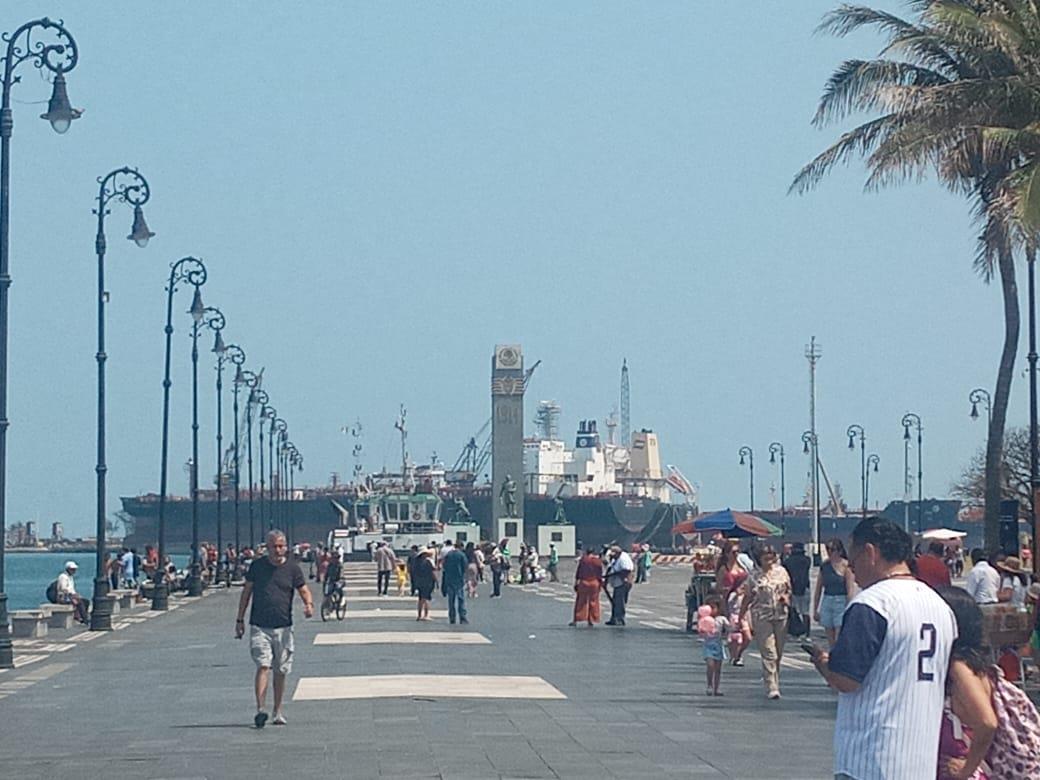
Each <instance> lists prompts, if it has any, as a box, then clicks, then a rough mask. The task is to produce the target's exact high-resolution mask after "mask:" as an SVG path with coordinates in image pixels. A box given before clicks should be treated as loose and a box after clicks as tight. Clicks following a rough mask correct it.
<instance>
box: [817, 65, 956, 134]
mask: <svg viewBox="0 0 1040 780" xmlns="http://www.w3.org/2000/svg"><path fill="white" fill-rule="evenodd" d="M948 82H949V79H947V78H946V77H945V76H943V75H942V74H941V73H938V72H936V71H934V70H931V69H929V68H924V67H921V66H919V65H914V64H911V63H908V62H898V61H895V60H846V61H845V62H843V63H842V64H841V65H840V66H838V68H837V70H835V71H834V73H833V74H831V77H830V78H829V79H828V80H827V84H826V85H825V86H824V89H823V96H822V97H821V98H820V105H819V107H818V108H817V109H816V115H815V116H814V117H813V120H812V122H813V124H814V125H816V126H821V125H824V124H826V123H828V122H832V121H835V120H837V119H841V118H843V117H845V116H847V115H848V114H851V113H853V112H854V111H864V112H866V111H872V110H874V109H876V108H878V107H879V106H880V105H881V103H882V96H883V95H884V91H883V90H884V88H885V87H889V86H915V87H926V86H935V85H938V84H945V83H948Z"/></svg>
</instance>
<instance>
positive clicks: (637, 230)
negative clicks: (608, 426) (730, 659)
mask: <svg viewBox="0 0 1040 780" xmlns="http://www.w3.org/2000/svg"><path fill="white" fill-rule="evenodd" d="M833 5H834V3H833V2H831V0H799V2H797V3H773V2H756V3H744V4H739V3H737V4H735V3H706V2H697V3H689V2H671V3H665V2H659V3H652V4H649V3H648V4H639V5H633V4H630V3H610V2H608V3H585V4H572V3H568V4H563V5H561V4H559V3H548V2H541V3H536V2H532V3H521V4H517V3H484V2H479V3H478V2H472V3H464V2H453V3H342V2H324V3H319V2H313V3H309V4H307V5H306V6H302V5H297V4H289V3H274V2H258V3H253V4H250V5H249V6H248V10H244V7H243V6H241V5H240V4H232V3H203V2H189V3H148V4H141V3H131V2H126V1H125V0H123V1H117V2H109V3H105V4H102V5H96V4H92V5H91V6H90V7H89V10H88V9H87V7H86V6H84V5H83V4H81V3H72V2H54V3H51V4H49V5H44V4H40V3H36V2H31V3H30V2H8V3H6V4H5V5H4V7H3V12H2V14H0V27H2V28H3V29H6V30H13V29H14V28H16V27H17V26H18V25H20V24H21V23H22V22H23V21H26V20H28V19H30V18H35V17H36V16H39V15H41V14H43V13H47V14H49V15H51V16H53V17H64V19H65V21H66V24H67V25H68V27H69V29H70V30H71V31H72V32H73V34H74V35H75V36H76V39H77V41H78V43H79V46H80V51H81V61H80V65H79V67H78V68H77V69H76V70H75V71H73V72H72V73H71V74H69V94H70V96H71V98H72V102H73V104H74V105H76V106H81V107H83V108H84V109H86V111H85V113H84V116H83V118H82V119H81V120H79V121H77V122H76V123H75V124H74V125H73V127H72V129H71V130H70V131H69V133H68V134H67V135H65V136H57V135H55V134H54V133H53V132H51V130H50V129H49V128H48V127H47V125H46V123H44V122H42V121H40V120H39V119H37V115H38V114H40V113H41V112H42V111H43V110H44V107H43V106H41V105H39V104H38V103H39V102H40V101H43V102H44V103H45V101H46V99H47V97H48V95H49V89H48V85H46V84H45V83H43V82H42V81H41V80H40V79H39V77H38V76H37V74H36V72H35V71H33V70H32V69H31V68H29V69H27V70H24V71H23V83H22V84H20V85H18V86H17V87H16V88H15V92H14V98H15V100H16V101H18V102H16V104H15V129H14V137H13V140H12V160H13V163H12V181H11V189H12V205H11V270H12V275H13V278H14V286H13V287H12V290H11V312H10V327H11V330H10V395H9V409H10V418H11V421H12V427H11V429H10V435H9V445H8V471H9V474H8V518H9V519H10V521H12V522H15V521H20V520H26V519H30V518H32V517H34V516H38V517H39V519H40V520H41V522H42V523H49V522H50V521H52V520H62V521H63V522H64V523H65V526H66V530H67V532H70V533H73V534H85V533H88V532H90V530H91V529H92V528H93V517H94V509H93V506H94V436H95V424H94V414H95V411H94V410H95V395H94V393H95V362H94V352H95V339H96V335H95V324H94V316H95V315H94V300H95V299H94V285H95V272H96V271H95V261H94V254H93V238H94V221H93V220H94V218H93V216H92V214H91V206H92V199H93V198H94V196H95V194H96V189H97V185H96V177H98V176H100V175H103V174H105V173H107V172H108V171H109V170H111V169H113V168H115V167H118V166H121V165H124V164H129V165H136V166H139V167H140V170H141V171H142V173H144V174H145V175H146V176H147V177H148V179H149V181H150V182H151V184H152V189H153V197H152V201H151V203H150V204H149V205H148V207H147V209H146V213H147V217H148V219H149V222H150V224H151V226H152V229H153V230H155V231H156V233H157V234H158V235H157V236H156V238H155V239H153V241H152V243H151V245H150V246H148V248H147V249H145V250H140V249H138V248H136V247H134V246H133V245H132V244H131V243H130V242H128V241H125V240H123V238H122V237H123V236H125V235H126V234H127V233H128V232H129V224H130V219H131V215H130V212H129V210H127V209H125V207H120V206H116V207H115V208H114V209H113V213H112V215H111V216H110V217H109V219H108V237H109V248H110V251H109V254H108V263H107V271H108V284H107V286H108V288H109V290H110V292H111V305H110V307H109V317H108V327H109V334H108V353H109V361H108V369H109V431H108V433H109V450H108V453H109V468H110V471H109V495H110V501H109V505H110V508H111V510H113V511H114V510H116V509H118V508H119V503H118V496H120V495H127V494H130V495H132V494H136V493H140V492H147V491H157V490H158V485H159V435H160V411H161V386H160V382H161V378H162V356H163V353H162V349H163V332H162V327H163V320H164V316H165V312H164V305H165V301H164V292H163V285H164V280H165V277H166V275H167V273H168V269H169V264H170V263H171V262H173V261H175V260H176V259H177V258H179V257H182V256H184V255H187V254H194V255H197V256H200V257H202V258H203V259H204V260H205V262H206V263H207V265H208V267H209V272H210V281H209V282H208V283H207V284H206V286H205V288H204V298H205V301H206V303H207V304H209V305H214V306H219V307H220V308H222V309H223V311H224V313H225V315H226V316H227V320H228V325H227V330H226V331H225V336H226V338H227V340H228V341H229V342H230V341H233V342H237V343H239V344H241V345H242V346H243V347H244V349H245V350H246V352H247V355H248V359H249V360H248V365H249V366H250V367H252V368H254V369H259V368H260V367H265V368H266V373H265V378H266V382H265V386H266V388H267V389H268V391H269V393H270V395H271V399H272V403H273V404H274V405H275V406H276V407H277V409H278V411H279V413H280V414H281V416H283V417H284V418H285V419H286V421H287V422H288V424H289V431H290V434H291V438H292V439H293V440H294V442H295V443H296V445H297V446H298V447H299V449H300V450H301V451H302V452H303V454H304V457H305V461H306V466H307V471H306V472H305V479H306V481H307V482H308V483H309V484H323V483H325V482H326V481H327V479H328V477H329V474H330V473H331V472H332V471H338V472H340V473H341V474H342V475H343V476H344V477H346V476H347V475H348V474H349V472H350V467H351V463H350V457H349V451H350V444H351V443H350V442H349V441H347V439H346V438H345V437H344V436H343V435H342V434H341V433H340V428H341V427H342V426H343V425H344V424H345V423H347V422H348V421H353V420H354V419H355V418H360V419H361V421H362V423H363V424H364V426H365V429H366V433H367V436H366V440H365V446H366V459H365V465H366V466H367V467H369V468H378V467H380V466H382V464H383V463H384V462H387V463H389V464H390V465H393V464H394V463H395V462H396V454H395V453H396V451H397V450H396V440H395V437H394V434H395V432H394V430H393V428H392V424H393V421H394V417H395V415H396V413H397V407H398V404H399V403H402V402H403V403H404V404H406V405H407V407H408V409H409V421H410V428H411V438H410V443H411V445H412V446H411V450H412V452H413V453H414V455H415V456H416V458H418V459H420V460H424V459H426V458H427V457H428V456H429V454H430V453H431V451H433V450H436V451H437V452H438V453H439V454H440V455H441V457H442V458H443V459H444V460H447V461H449V462H450V461H452V460H454V458H455V456H456V454H457V453H458V451H459V450H460V449H461V448H462V446H463V445H464V444H465V442H466V441H467V439H468V437H469V436H470V435H471V434H473V433H474V432H475V431H476V430H477V429H478V428H479V427H480V426H481V425H482V424H483V422H484V421H485V420H486V419H487V417H488V416H489V413H490V399H489V365H490V355H491V351H492V348H493V345H494V344H495V343H496V342H520V343H522V344H523V346H524V349H525V352H526V355H527V359H528V361H529V363H530V361H533V360H535V359H539V358H540V359H541V360H542V361H543V363H542V366H541V367H540V368H539V369H538V372H537V374H536V375H535V377H534V379H533V380H532V383H531V386H530V388H529V417H528V427H529V428H531V427H532V426H531V413H533V409H534V406H535V403H536V402H537V401H538V400H539V399H542V398H554V399H556V400H557V401H558V402H559V403H560V404H561V405H562V407H563V426H562V427H563V430H564V431H565V432H566V433H567V436H568V438H570V436H571V435H572V432H573V430H574V428H575V426H576V423H577V421H578V420H579V419H580V418H584V417H595V418H598V419H600V420H602V419H603V418H604V417H605V416H606V415H607V414H608V413H609V412H610V410H611V408H612V407H613V406H615V405H616V404H617V399H618V382H619V370H620V366H621V361H622V358H623V357H627V358H628V361H629V364H630V366H631V371H632V376H631V382H632V422H633V426H634V427H637V428H638V427H650V428H653V429H655V430H657V431H658V432H659V433H660V437H661V446H662V451H663V454H664V457H665V460H666V461H667V462H669V463H675V464H677V465H679V466H680V467H681V468H682V469H683V470H684V472H685V473H686V474H687V475H688V476H689V477H690V478H691V479H692V480H694V481H695V482H697V483H699V484H700V485H701V490H702V493H701V503H702V506H704V507H705V508H717V507H723V506H726V505H733V506H744V505H746V501H747V472H746V471H745V470H743V469H741V467H740V466H739V465H738V463H737V450H738V448H739V447H740V446H741V445H744V444H748V445H750V446H752V447H753V448H754V449H755V452H756V455H757V462H756V466H757V474H756V476H757V499H758V501H757V503H758V505H759V506H763V505H768V502H769V497H768V488H769V484H770V481H771V480H773V479H775V476H774V475H773V474H772V473H771V472H770V470H769V465H768V455H767V452H766V447H767V445H768V443H769V442H770V441H772V440H774V439H779V440H780V441H782V442H784V443H785V445H786V447H787V449H788V455H789V457H788V494H789V496H795V495H798V494H800V492H801V490H802V489H803V487H804V483H805V479H804V475H805V471H806V468H807V463H806V461H805V459H804V458H803V456H802V455H801V447H800V441H799V437H800V434H801V432H802V431H803V430H804V429H805V428H807V427H808V370H807V365H806V361H805V359H804V357H803V350H804V346H805V344H806V343H807V342H808V340H809V337H810V336H811V335H813V334H815V335H816V336H817V337H818V338H819V340H820V342H821V343H822V346H823V359H822V361H821V363H820V371H819V430H820V436H821V453H822V456H823V458H824V462H825V465H826V466H827V468H828V470H829V471H830V473H831V474H832V477H833V478H834V479H836V480H837V481H839V482H841V483H842V485H843V486H844V488H845V493H846V497H847V498H848V500H849V502H850V503H851V504H852V505H853V506H855V505H858V502H859V459H858V455H856V454H853V453H850V452H849V451H848V450H847V449H845V445H846V440H845V436H844V432H845V428H846V427H847V426H848V424H850V423H853V422H855V423H860V424H862V425H863V426H864V427H865V428H866V431H867V436H868V446H869V447H870V450H871V451H876V452H877V453H878V454H879V455H880V457H881V471H880V472H879V474H877V475H876V476H875V479H874V481H873V486H872V494H873V495H874V496H875V497H876V498H877V499H878V500H879V501H881V502H882V503H884V502H885V501H887V500H888V499H890V498H896V497H899V496H900V495H901V492H902V474H901V472H902V455H903V443H902V429H901V427H900V425H899V420H900V417H901V416H902V414H903V413H904V412H905V411H908V410H912V411H915V412H917V413H919V414H920V415H921V417H922V418H923V419H924V423H925V448H924V459H925V466H924V469H925V493H926V495H929V496H930V495H946V494H947V492H948V488H949V484H950V481H951V480H952V479H953V478H954V477H955V475H956V474H957V473H958V472H959V470H960V469H961V468H962V467H963V466H964V464H965V463H966V462H967V461H968V459H969V457H970V456H971V454H972V452H973V451H974V450H975V449H976V447H978V446H979V445H980V444H981V443H982V442H983V439H984V434H985V432H984V423H982V422H976V423H974V424H973V423H972V421H971V420H970V419H969V418H968V414H967V413H968V409H969V406H968V402H967V394H968V391H969V390H970V389H971V388H972V387H975V386H977V385H981V386H984V387H992V384H993V381H994V378H995V374H996V362H997V356H998V349H999V345H1000V338H1001V327H1002V325H1001V308H1000V292H999V288H998V286H995V285H994V286H989V287H987V286H985V285H984V284H983V283H982V282H981V281H980V280H979V279H978V278H977V277H975V276H974V275H973V273H972V270H971V261H972V257H973V252H974V244H973V237H974V229H973V227H972V225H971V223H970V216H969V210H968V207H967V205H966V204H965V203H964V202H963V201H962V200H960V199H959V198H957V197H954V196H951V195H949V194H947V193H945V192H943V191H942V190H941V189H940V188H939V187H938V186H937V185H935V184H934V183H927V182H926V183H924V184H919V185H908V186H905V187H901V188H897V189H892V190H889V191H885V192H882V193H880V194H864V193H863V192H862V181H863V170H862V168H861V167H860V166H858V165H855V166H852V167H851V168H850V169H849V170H847V171H841V172H839V173H838V174H837V175H834V176H832V177H831V178H830V179H829V180H828V181H826V182H825V183H824V184H823V186H822V187H820V188H819V190H818V191H817V192H815V193H812V194H810V195H808V196H804V197H797V196H788V195H787V194H786V193H787V187H788V185H789V183H790V181H791V178H792V176H793V175H794V174H795V172H796V171H797V170H798V169H799V167H800V166H801V165H802V164H804V163H805V162H806V161H808V160H809V159H810V158H811V157H812V156H813V155H814V154H815V153H816V152H818V151H819V150H821V149H822V148H823V147H824V146H825V145H826V144H827V143H829V142H830V141H831V140H832V139H833V138H834V137H836V134H837V133H838V132H839V129H838V128H831V129H829V130H827V131H824V132H820V131H817V130H815V129H813V128H812V127H811V126H810V124H809V120H810V118H811V116H812V113H813V110H814V107H815V103H816V100H817V98H818V96H819V93H820V90H821V87H822V85H823V83H824V81H825V79H826V77H827V76H828V75H829V73H830V71H831V70H832V68H833V67H834V66H835V65H837V63H838V62H839V61H840V60H841V59H843V58H845V57H848V56H865V55H872V54H874V53H875V52H876V50H877V48H878V41H877V40H875V39H873V38H872V37H871V36H870V35H861V36H856V37H853V38H850V39H848V40H844V41H839V40H834V39H830V38H826V37H820V36H816V35H814V34H813V29H814V27H815V26H816V24H817V23H818V21H819V19H820V17H821V16H822V14H823V13H824V12H825V11H826V10H828V9H829V8H831V7H833ZM880 5H882V6H884V7H887V8H894V9H899V8H900V7H901V5H900V4H899V3H893V2H885V3H880ZM27 103H28V105H27ZM1021 286H1022V289H1023V290H1024V280H1023V284H1022V285H1021ZM189 303H190V299H189V297H188V295H187V294H184V293H182V294H181V297H180V298H179V299H178V300H177V302H176V309H177V312H178V319H177V323H176V324H177V332H176V334H175V336H174V343H175V347H176V353H175V361H174V363H175V371H174V386H173V408H172V412H173V420H174V422H173V426H172V443H171V457H170V484H171V486H172V488H173V489H174V491H175V492H178V493H184V492H185V491H186V489H187V479H186V476H185V474H184V471H183V464H184V462H185V461H186V460H187V458H188V456H189V455H190V428H189V421H190V385H189V383H188V379H189V371H188V365H189V359H188V358H189V340H188V338H187V333H188V324H189V318H188V317H187V315H186V314H184V312H185V310H186V309H187V308H188V306H189ZM1023 318H1024V312H1023ZM208 345H209V344H208V341H207V347H208ZM1020 354H1021V355H1023V357H1024V354H1025V332H1024V330H1023V341H1022V347H1021V349H1020ZM205 356H206V358H208V357H209V355H208V353H205ZM1022 366H1024V360H1023V361H1022V362H1020V364H1019V367H1018V368H1017V369H1016V389H1015V391H1014V395H1013V398H1012V407H1011V410H1010V415H1009V417H1010V423H1011V424H1023V422H1024V421H1025V420H1026V419H1027V406H1026V403H1027V394H1026V393H1025V388H1024V385H1025V383H1024V381H1023V380H1022V379H1021V376H1020V369H1021V367H1022ZM202 377H203V379H202V382H203V386H204V388H205V394H204V405H203V411H202V414H203V422H202V437H203V438H202V441H203V445H202V446H203V457H202V474H203V475H208V474H212V473H213V470H214V468H213V463H214V460H215V445H214V444H213V443H212V442H213V438H212V437H213V433H214V428H215V424H214V421H213V420H214V414H215V412H214V401H213V390H212V382H213V372H212V368H211V366H207V368H206V369H205V370H204V371H203V372H202ZM226 419H228V420H229V419H230V413H228V415H227V417H226Z"/></svg>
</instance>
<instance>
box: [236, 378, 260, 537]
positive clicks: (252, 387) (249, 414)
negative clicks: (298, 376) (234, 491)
mask: <svg viewBox="0 0 1040 780" xmlns="http://www.w3.org/2000/svg"><path fill="white" fill-rule="evenodd" d="M240 373H241V376H242V383H243V384H245V386H246V387H248V388H249V397H248V398H247V399H246V465H247V473H246V476H247V477H248V478H249V546H250V547H251V548H253V549H256V528H255V526H254V524H253V409H254V408H255V407H256V394H257V392H259V388H258V387H257V385H258V384H260V377H258V376H257V375H256V374H254V373H253V372H252V371H248V370H244V369H243V370H242V371H241V372H240Z"/></svg>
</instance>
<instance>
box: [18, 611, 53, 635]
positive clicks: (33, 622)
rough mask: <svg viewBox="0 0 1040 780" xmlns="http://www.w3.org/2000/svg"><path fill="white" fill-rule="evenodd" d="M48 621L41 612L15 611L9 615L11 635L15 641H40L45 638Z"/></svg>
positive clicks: (47, 617) (46, 616)
mask: <svg viewBox="0 0 1040 780" xmlns="http://www.w3.org/2000/svg"><path fill="white" fill-rule="evenodd" d="M48 621H49V616H48V615H46V614H44V612H43V610H38V609H20V610H17V611H15V612H12V613H11V634H12V636H14V637H15V639H42V638H43V637H45V636H47V628H48Z"/></svg>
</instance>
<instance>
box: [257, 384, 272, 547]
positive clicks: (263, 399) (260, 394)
mask: <svg viewBox="0 0 1040 780" xmlns="http://www.w3.org/2000/svg"><path fill="white" fill-rule="evenodd" d="M255 395H256V402H257V405H258V406H259V407H260V413H259V414H258V415H257V423H258V424H257V430H258V434H257V438H258V439H259V440H260V524H259V530H260V535H261V536H263V534H264V533H265V529H264V420H266V419H268V418H270V419H272V420H273V419H274V418H275V416H276V414H275V411H274V408H273V407H271V406H268V402H269V401H270V400H271V398H270V396H268V395H267V393H266V392H264V391H263V390H257V391H256V393H255ZM267 530H270V529H267ZM258 541H259V540H258Z"/></svg>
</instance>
